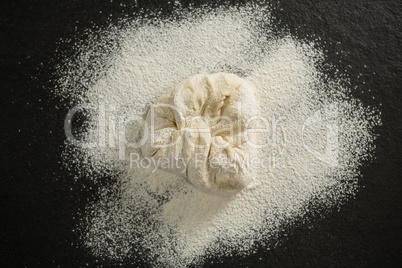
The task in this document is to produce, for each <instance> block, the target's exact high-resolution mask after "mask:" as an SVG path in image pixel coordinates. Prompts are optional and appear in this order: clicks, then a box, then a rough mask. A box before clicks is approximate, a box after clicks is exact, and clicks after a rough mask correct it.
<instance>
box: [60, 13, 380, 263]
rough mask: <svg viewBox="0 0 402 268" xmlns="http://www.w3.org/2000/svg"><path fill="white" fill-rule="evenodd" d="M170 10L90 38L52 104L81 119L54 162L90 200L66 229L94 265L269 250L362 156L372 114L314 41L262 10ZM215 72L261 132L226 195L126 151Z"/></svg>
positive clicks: (338, 200)
mask: <svg viewBox="0 0 402 268" xmlns="http://www.w3.org/2000/svg"><path fill="white" fill-rule="evenodd" d="M177 13H178V14H179V15H181V16H180V17H182V19H180V20H178V21H175V20H157V19H156V20H149V21H145V22H144V21H140V20H138V21H130V22H127V21H126V22H123V23H122V24H121V25H119V27H117V26H115V27H110V28H109V29H108V30H105V31H104V32H100V33H97V34H94V35H93V38H91V39H90V40H89V41H87V42H86V43H85V44H78V45H77V47H76V48H77V51H78V53H77V55H78V56H76V57H73V58H70V59H67V60H66V61H65V63H64V65H61V66H59V74H58V75H59V77H60V79H59V81H58V83H59V87H58V88H57V89H56V90H55V93H56V94H57V95H58V96H60V97H62V98H64V99H66V100H69V101H70V104H71V108H73V106H74V105H78V104H82V106H80V107H79V108H78V109H77V111H78V113H83V111H85V114H86V117H87V121H86V125H85V127H83V126H81V127H80V128H78V129H76V131H75V132H74V133H76V132H78V134H76V135H75V137H74V138H72V139H70V142H68V143H67V144H66V149H65V153H64V160H65V163H64V164H65V166H66V167H67V168H69V169H74V170H78V171H79V174H80V176H78V178H77V182H78V183H79V182H80V181H84V180H90V181H92V183H94V184H96V185H98V188H99V189H100V190H99V192H98V194H97V198H94V200H95V201H93V202H90V203H89V204H88V205H87V208H86V210H85V211H81V212H79V213H78V214H77V215H80V217H81V219H80V223H79V224H78V226H77V228H76V230H77V231H79V232H80V235H81V241H80V243H79V245H80V246H83V247H86V248H87V249H89V251H90V252H91V253H92V254H93V255H94V256H96V257H97V258H99V259H107V260H109V261H113V262H123V261H124V262H126V261H129V262H133V263H134V262H136V261H144V262H147V263H150V264H151V265H152V266H157V265H164V266H171V267H180V266H186V265H188V264H191V263H193V264H197V263H202V262H203V260H204V259H205V258H206V257H212V258H214V257H219V256H222V255H227V254H231V252H235V253H236V254H249V253H250V252H253V251H254V250H255V249H256V247H265V248H270V247H272V246H273V245H275V244H276V242H277V241H276V240H277V237H278V235H279V234H280V233H281V232H283V230H284V227H285V226H291V225H292V224H297V223H298V222H300V221H302V220H303V219H305V218H306V217H308V215H309V214H310V213H311V211H309V210H310V209H311V208H314V207H317V208H318V207H321V208H323V207H324V208H334V207H338V206H340V205H342V203H343V202H346V201H347V200H348V199H349V198H351V197H353V196H354V195H355V193H356V191H357V189H358V187H357V182H358V179H359V178H360V174H359V168H360V166H361V165H362V163H364V162H365V161H368V160H370V159H371V157H372V152H373V149H374V146H373V140H374V134H373V129H374V127H376V126H377V125H379V124H380V119H379V115H378V114H377V113H376V112H375V110H373V109H370V108H368V107H365V106H364V105H362V103H361V102H360V101H359V100H357V99H354V98H353V97H352V96H351V94H350V92H349V88H350V85H349V82H348V80H347V79H346V78H331V77H329V76H326V75H325V73H328V72H327V71H330V72H331V71H333V70H331V68H335V67H328V65H324V64H323V62H324V59H325V55H324V54H323V52H322V50H320V49H319V48H317V47H319V46H318V44H315V43H314V42H307V41H304V40H299V39H297V38H295V37H292V36H290V35H286V34H274V33H273V31H271V30H270V26H269V25H270V15H269V10H268V9H264V8H253V7H251V6H246V7H243V8H237V9H214V10H193V11H190V12H189V11H177ZM324 66H326V67H325V68H324ZM328 68H329V69H328ZM217 72H227V73H234V74H236V75H238V76H240V77H242V78H243V79H245V80H247V81H248V82H249V83H251V84H253V85H254V87H255V89H256V91H257V92H256V95H257V99H258V104H256V105H258V109H259V111H260V115H259V116H260V117H261V121H260V125H261V127H262V128H263V129H264V132H261V133H260V134H259V142H260V144H261V145H262V146H261V147H262V148H260V149H259V151H258V153H259V157H258V160H256V161H255V162H256V163H254V164H255V172H256V174H257V175H256V176H255V179H254V181H253V183H252V184H251V185H250V186H248V187H247V188H246V189H244V190H243V191H241V192H240V193H238V194H236V195H234V196H229V197H222V196H213V195H209V194H206V193H203V192H201V191H199V190H197V189H195V188H194V187H193V186H192V185H191V184H189V183H188V182H187V181H186V180H184V179H182V178H179V177H177V176H175V175H171V174H169V173H166V172H164V171H161V170H159V169H156V168H154V165H153V164H152V163H150V162H149V161H148V162H147V161H145V160H142V159H141V157H140V156H141V154H140V150H139V149H138V148H134V147H135V146H130V145H133V144H134V143H135V142H138V139H139V136H138V133H139V130H140V129H141V127H142V125H141V124H140V123H139V122H141V118H143V116H144V114H145V113H146V112H147V110H148V108H149V106H150V104H152V103H153V102H154V101H155V100H156V99H157V98H158V97H159V96H160V95H161V94H162V93H163V92H165V91H166V90H167V89H168V88H170V87H172V86H174V85H175V84H177V83H178V82H180V81H182V80H184V79H186V78H187V77H189V76H191V75H194V74H213V73H217ZM70 116H71V117H72V113H70ZM70 119H71V118H70ZM71 120H72V119H71ZM71 120H70V121H68V120H67V121H66V124H67V125H68V124H69V122H71ZM75 139H76V140H75ZM74 140H75V143H74V144H72V143H71V141H74ZM112 178H113V179H112ZM323 211H325V210H323Z"/></svg>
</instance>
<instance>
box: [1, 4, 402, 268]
mask: <svg viewBox="0 0 402 268" xmlns="http://www.w3.org/2000/svg"><path fill="white" fill-rule="evenodd" d="M142 2H143V1H138V3H137V4H136V3H135V2H134V1H131V4H129V3H125V5H121V3H124V1H110V0H109V1H83V0H57V1H33V0H28V1H2V2H1V4H0V8H1V16H0V21H1V23H0V27H1V34H0V38H1V40H0V60H1V77H2V83H1V93H2V98H1V100H2V102H1V108H2V113H1V116H2V131H1V132H2V136H3V138H2V139H1V153H0V155H1V173H0V174H1V175H0V177H1V185H0V198H1V209H2V211H1V214H0V220H1V222H0V223H1V228H0V235H1V238H0V241H1V248H0V258H1V263H3V265H1V266H2V267H25V266H28V267H57V266H61V267H83V266H85V265H89V266H99V265H102V264H103V265H106V266H111V265H112V264H111V263H102V261H99V260H98V261H97V260H95V259H93V258H92V257H91V256H90V255H89V254H87V252H86V251H85V250H83V249H79V248H76V247H75V246H74V245H72V243H74V241H76V239H77V237H76V234H74V233H73V232H72V229H73V227H74V224H75V222H74V219H73V218H72V215H73V214H74V213H75V212H76V211H77V210H78V209H79V208H83V207H84V206H85V202H86V196H90V195H91V192H90V191H89V190H88V191H85V190H82V188H80V189H79V190H78V188H79V186H78V185H76V183H74V180H73V179H72V177H73V176H74V174H73V173H68V172H66V171H65V170H64V169H63V168H62V167H61V164H60V162H61V161H62V159H61V153H62V150H63V142H64V140H65V136H64V130H63V122H64V117H65V115H66V113H67V110H68V108H69V107H68V105H67V104H66V103H62V102H61V101H60V100H58V99H55V97H54V96H53V94H52V93H51V92H50V91H49V88H52V87H53V86H54V85H53V84H52V83H53V82H52V81H51V79H52V78H53V76H52V73H53V71H54V69H53V68H54V66H55V64H56V63H57V62H58V61H59V60H60V58H59V57H58V56H57V53H56V52H55V51H56V48H58V49H59V51H60V50H61V51H64V53H65V54H66V55H68V53H72V51H71V47H72V45H71V44H72V43H73V42H74V41H76V40H82V39H83V38H85V35H84V31H85V29H88V28H91V29H92V28H94V27H97V26H99V27H105V26H107V25H108V24H110V23H112V24H113V23H116V22H117V19H118V18H121V17H128V18H130V17H133V16H135V13H136V12H138V11H139V10H140V9H141V8H146V9H147V10H150V11H155V10H161V11H162V14H164V15H169V13H170V12H171V10H172V9H173V8H174V4H173V3H174V1H171V2H172V3H171V4H167V3H165V4H161V3H158V1H150V2H148V3H142ZM181 2H182V3H183V6H184V7H186V6H188V3H185V2H186V1H181ZM193 3H194V6H199V5H200V3H201V1H195V2H193ZM228 4H230V5H237V4H242V3H241V2H240V3H239V1H230V2H227V1H226V2H221V1H215V2H214V5H228ZM271 4H272V6H273V15H274V16H275V19H274V23H275V25H277V26H278V28H280V29H281V28H285V29H288V30H289V32H290V33H292V34H293V35H295V36H297V37H300V38H303V39H307V40H309V39H312V38H313V37H311V35H314V36H315V37H320V38H321V39H322V44H321V46H322V47H323V48H324V50H326V54H327V56H328V62H332V63H337V64H338V63H339V61H340V60H341V63H340V64H341V65H340V70H341V72H345V73H346V72H347V73H348V74H349V77H350V79H351V82H352V85H356V86H357V88H356V89H353V95H354V96H356V97H358V98H360V99H361V100H362V101H363V102H364V103H365V104H366V105H372V106H376V107H378V108H379V109H380V111H381V112H382V120H383V125H382V127H381V128H379V129H378V130H377V133H378V134H379V137H378V139H377V141H376V145H377V149H376V157H377V158H376V160H374V161H373V163H371V164H367V165H365V166H364V167H363V168H362V174H363V178H362V179H361V180H360V182H359V184H360V185H361V188H360V190H359V192H358V194H357V196H356V198H355V199H353V200H350V201H349V202H348V203H347V204H346V205H345V206H343V207H342V209H341V211H339V212H338V211H333V212H332V213H330V214H329V215H328V216H327V217H325V218H324V219H322V218H320V217H318V218H317V219H315V220H314V221H313V228H309V227H310V226H311V224H305V225H300V226H298V227H297V228H296V229H295V230H293V231H292V233H291V235H290V236H289V239H287V240H285V241H284V242H283V243H282V244H280V245H278V246H277V247H276V248H275V249H273V250H270V251H267V250H262V249H261V250H260V251H259V252H257V253H255V254H251V255H249V256H248V257H231V258H223V259H221V261H223V264H216V266H217V267H218V266H220V267H221V266H227V267H246V266H249V267H266V266H267V265H268V266H305V265H309V266H375V265H381V264H382V265H384V264H385V265H386V266H401V265H402V260H401V258H402V247H401V240H402V235H401V234H402V232H401V224H402V222H401V216H402V213H401V202H400V200H401V198H400V194H402V187H401V186H402V181H401V178H400V171H401V169H400V166H401V161H400V160H401V157H400V154H399V151H400V150H401V149H402V146H401V139H400V138H401V109H400V100H401V95H400V90H401V88H400V87H401V82H402V81H401V78H400V76H401V75H402V74H401V65H402V64H401V54H402V53H401V50H400V48H401V32H402V24H401V14H400V13H401V4H400V3H399V1H356V0H354V1H334V0H316V1H311V0H309V1H305V0H298V1H295V0H292V1H286V0H283V1H280V2H276V1H273V2H272V3H271ZM146 12H148V11H146ZM110 14H113V16H112V17H111V16H110ZM60 38H63V39H66V38H71V40H72V42H71V43H68V42H67V43H62V44H58V43H59V40H60ZM325 41H326V42H325ZM338 42H340V44H339V43H338ZM342 51H343V52H344V53H340V52H342ZM336 52H339V53H338V54H337V53H336ZM348 65H351V66H352V68H349V67H347V66H348ZM369 90H371V91H369ZM362 91H363V92H362ZM373 97H375V99H374V100H373ZM379 103H382V106H380V105H379ZM71 189H72V190H71ZM76 189H77V190H76ZM75 190H76V191H75ZM210 261H214V263H216V261H217V260H208V261H207V262H206V263H205V266H213V265H211V264H210Z"/></svg>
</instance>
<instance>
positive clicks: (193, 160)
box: [141, 73, 257, 195]
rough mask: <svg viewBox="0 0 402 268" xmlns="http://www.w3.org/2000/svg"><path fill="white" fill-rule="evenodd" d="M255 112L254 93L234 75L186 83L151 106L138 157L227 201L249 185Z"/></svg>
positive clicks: (202, 77)
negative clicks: (140, 155)
mask: <svg viewBox="0 0 402 268" xmlns="http://www.w3.org/2000/svg"><path fill="white" fill-rule="evenodd" d="M256 107H257V105H256V99H255V96H254V89H253V87H252V86H251V85H250V84H249V83H248V82H246V81H245V80H243V79H241V78H240V77H238V76H236V75H234V74H228V73H217V74H212V75H201V74H199V75H194V76H192V77H189V78H188V79H186V80H184V81H182V82H180V83H179V84H178V85H176V86H175V87H173V88H172V89H170V90H169V91H168V92H166V93H165V94H164V95H163V96H161V97H160V98H159V99H158V100H157V101H156V102H155V103H154V104H153V105H152V106H151V108H150V110H149V111H148V114H147V117H146V123H147V124H146V127H145V128H144V131H143V135H145V136H144V137H145V138H146V142H145V144H144V145H143V146H142V147H141V150H142V154H143V156H144V157H152V158H153V161H152V162H153V163H158V165H157V167H158V168H160V169H163V170H165V171H168V172H171V173H174V174H177V175H179V176H182V177H184V178H187V179H188V181H189V182H191V183H192V184H193V185H194V186H195V187H197V188H198V189H200V190H202V191H204V192H207V193H210V194H217V195H232V194H234V193H236V192H238V191H240V190H242V189H243V188H244V187H246V186H247V185H248V184H249V183H250V182H251V181H252V177H253V176H252V172H251V170H250V169H249V168H248V160H249V159H250V158H252V157H254V152H255V150H254V148H253V146H252V144H251V143H250V139H251V137H252V136H253V133H250V131H246V130H247V128H248V129H249V123H250V119H252V117H253V116H255V115H256V114H257V113H256V109H257V108H256Z"/></svg>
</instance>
